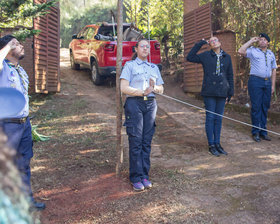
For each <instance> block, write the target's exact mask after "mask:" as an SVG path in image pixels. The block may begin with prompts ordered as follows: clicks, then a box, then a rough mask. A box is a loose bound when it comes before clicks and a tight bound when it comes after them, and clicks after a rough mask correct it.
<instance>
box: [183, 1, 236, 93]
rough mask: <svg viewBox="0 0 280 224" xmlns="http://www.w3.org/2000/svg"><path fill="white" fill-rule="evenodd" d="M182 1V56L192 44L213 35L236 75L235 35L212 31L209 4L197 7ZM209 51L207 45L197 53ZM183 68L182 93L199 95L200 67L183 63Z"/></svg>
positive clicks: (194, 4) (197, 2)
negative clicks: (228, 56) (230, 59)
mask: <svg viewBox="0 0 280 224" xmlns="http://www.w3.org/2000/svg"><path fill="white" fill-rule="evenodd" d="M184 1H185V2H184V3H185V4H184V7H185V9H184V56H185V57H186V56H187V54H188V53H189V51H190V49H191V48H192V47H193V45H194V43H196V42H197V41H199V40H201V39H203V38H204V39H209V38H210V37H211V36H212V35H215V36H217V37H218V38H219V40H220V41H221V44H222V49H223V50H224V51H225V52H227V53H228V54H229V55H230V56H231V58H232V63H233V70H234V74H236V72H237V54H236V39H235V33H234V32H232V31H215V30H213V28H212V27H213V26H212V25H213V24H212V22H213V19H212V7H211V3H208V4H205V5H203V6H201V7H198V6H199V1H198V0H184ZM209 49H210V48H209V47H208V46H207V45H204V46H203V47H202V48H201V50H200V51H199V52H198V53H200V52H203V51H205V50H209ZM184 68H185V69H184V86H183V89H184V91H185V92H191V93H199V92H200V90H201V85H202V80H203V69H202V66H201V65H199V64H194V63H190V62H187V61H185V62H184Z"/></svg>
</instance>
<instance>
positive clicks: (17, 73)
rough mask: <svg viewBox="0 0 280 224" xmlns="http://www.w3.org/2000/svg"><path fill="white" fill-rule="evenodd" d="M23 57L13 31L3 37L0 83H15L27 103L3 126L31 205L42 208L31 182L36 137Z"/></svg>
mask: <svg viewBox="0 0 280 224" xmlns="http://www.w3.org/2000/svg"><path fill="white" fill-rule="evenodd" d="M23 58H24V49H23V46H22V45H21V44H20V43H19V42H18V40H17V39H16V38H15V37H14V36H12V35H6V36H4V37H2V38H0V87H12V88H15V89H17V90H18V91H20V92H21V93H22V94H23V95H24V97H25V101H26V104H25V107H24V109H23V110H22V111H21V112H19V113H18V114H17V115H16V116H14V117H13V118H9V119H4V120H2V128H3V131H4V133H5V134H6V135H7V137H8V145H9V147H11V148H14V149H15V150H16V151H17V154H16V157H15V163H16V165H17V167H18V169H19V171H20V174H21V178H22V181H23V183H24V184H25V186H26V189H25V190H26V192H27V194H28V195H30V200H31V205H32V206H33V207H34V208H36V209H38V210H40V209H44V208H45V204H44V203H40V202H36V201H35V200H34V198H33V194H32V190H31V183H30V176H31V173H30V160H31V158H32V157H33V149H32V146H33V141H32V133H31V125H30V120H29V117H28V114H29V99H28V84H29V81H28V75H27V74H26V72H25V71H24V69H23V68H22V67H21V66H20V65H19V61H20V60H21V59H23Z"/></svg>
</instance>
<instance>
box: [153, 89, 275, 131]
mask: <svg viewBox="0 0 280 224" xmlns="http://www.w3.org/2000/svg"><path fill="white" fill-rule="evenodd" d="M157 95H160V96H163V97H165V98H168V99H171V100H174V101H176V102H179V103H182V104H185V105H188V106H190V107H194V108H196V109H199V110H203V111H206V112H208V113H212V114H214V115H217V116H220V117H222V118H226V119H228V120H230V121H234V122H237V123H240V124H244V125H246V126H249V127H253V128H257V129H260V130H262V131H267V132H269V133H271V134H274V135H278V136H280V133H277V132H274V131H270V130H267V129H264V128H260V127H257V126H255V125H252V124H248V123H246V122H243V121H239V120H236V119H233V118H230V117H227V116H224V115H221V114H217V113H215V112H213V111H209V110H206V109H205V108H202V107H198V106H195V105H193V104H190V103H187V102H184V101H182V100H178V99H176V98H173V97H171V96H167V95H165V94H160V93H157Z"/></svg>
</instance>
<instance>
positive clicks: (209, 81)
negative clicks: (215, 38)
mask: <svg viewBox="0 0 280 224" xmlns="http://www.w3.org/2000/svg"><path fill="white" fill-rule="evenodd" d="M204 44H207V42H206V41H205V40H201V41H199V42H198V43H196V44H195V45H194V47H193V48H192V49H191V51H190V52H189V54H188V56H187V61H189V62H194V63H200V64H202V66H203V71H204V76H203V83H202V88H201V95H202V96H216V97H228V98H229V99H230V98H231V97H232V96H233V93H234V83H233V70H232V62H231V57H230V55H228V54H227V53H226V52H224V51H223V53H222V57H221V59H220V62H221V74H220V75H217V74H216V66H217V55H216V53H215V52H214V51H213V50H210V51H204V52H203V53H201V54H197V52H198V51H199V50H200V48H201V47H202V45H204Z"/></svg>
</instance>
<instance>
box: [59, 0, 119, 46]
mask: <svg viewBox="0 0 280 224" xmlns="http://www.w3.org/2000/svg"><path fill="white" fill-rule="evenodd" d="M116 3H117V0H113V1H109V0H104V1H103V2H102V3H101V2H100V1H92V0H91V1H89V0H87V1H80V0H79V1H78V0H61V1H60V4H61V20H60V37H61V47H68V45H69V43H70V41H71V37H72V35H73V34H76V33H78V32H79V31H80V30H81V29H82V28H83V27H84V26H85V25H88V24H97V23H98V22H103V21H105V22H112V15H111V10H112V11H113V13H114V15H116V14H117V4H116ZM115 22H116V20H115Z"/></svg>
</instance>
